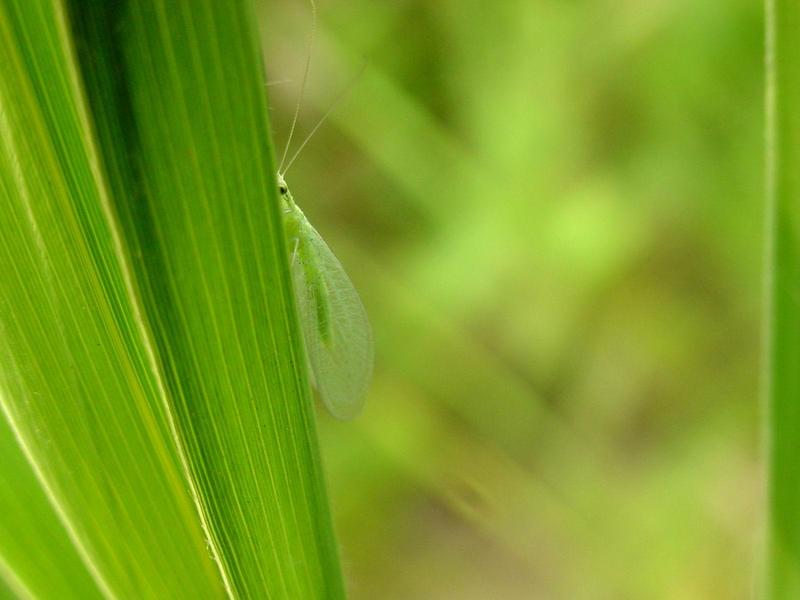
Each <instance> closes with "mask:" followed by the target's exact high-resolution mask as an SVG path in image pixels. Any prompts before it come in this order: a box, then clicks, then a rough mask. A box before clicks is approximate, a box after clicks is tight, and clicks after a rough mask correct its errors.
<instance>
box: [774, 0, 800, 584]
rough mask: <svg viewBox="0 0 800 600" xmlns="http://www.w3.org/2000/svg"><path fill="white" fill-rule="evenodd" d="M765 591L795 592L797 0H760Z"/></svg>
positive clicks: (799, 157)
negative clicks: (764, 119)
mask: <svg viewBox="0 0 800 600" xmlns="http://www.w3.org/2000/svg"><path fill="white" fill-rule="evenodd" d="M766 6H767V18H768V35H767V42H768V65H767V66H768V68H767V71H768V88H767V89H768V92H767V115H768V174H769V178H768V180H769V190H768V196H769V218H768V224H769V231H768V239H769V251H768V262H767V267H766V269H767V274H768V283H767V287H768V295H769V300H768V342H767V343H768V363H767V380H768V385H767V414H768V416H767V435H768V440H769V442H768V449H769V451H768V465H767V469H768V475H767V477H768V502H769V506H768V510H769V516H768V545H767V589H768V591H767V597H768V598H798V597H800V518H798V507H800V469H798V463H799V462H800V295H798V284H799V283H800V178H798V169H800V36H798V31H800V4H798V3H797V2H796V1H794V0H767V3H766Z"/></svg>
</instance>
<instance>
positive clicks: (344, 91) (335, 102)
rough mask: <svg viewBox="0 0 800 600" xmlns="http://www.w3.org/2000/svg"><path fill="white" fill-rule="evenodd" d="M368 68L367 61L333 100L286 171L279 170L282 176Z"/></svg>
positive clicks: (294, 155)
mask: <svg viewBox="0 0 800 600" xmlns="http://www.w3.org/2000/svg"><path fill="white" fill-rule="evenodd" d="M366 68H367V61H366V60H365V61H364V64H362V65H361V68H360V69H359V70H358V72H357V73H356V74H355V75H354V76H353V78H352V79H351V80H350V81H349V82H348V83H347V85H345V86H344V87H343V88H342V89H341V90H340V91H339V93H338V94H337V95H336V98H334V99H333V102H331V105H330V107H329V108H328V110H326V111H325V114H324V115H322V118H321V119H320V120H319V121H317V124H316V125H314V128H313V129H312V130H311V133H309V134H308V135H307V136H306V139H304V140H303V143H302V144H300V147H299V148H298V149H297V150H296V151H295V153H294V154H293V155H292V158H290V159H289V164H287V165H286V168H285V169H283V171H280V170H279V172H280V173H281V175H286V171H288V170H289V167H291V166H292V165H293V164H294V161H295V160H296V159H297V157H298V156H299V155H300V152H301V151H302V150H303V148H305V147H306V144H308V142H309V141H310V140H311V138H312V137H313V136H314V134H315V133H317V129H319V128H320V127H321V126H322V124H323V123H324V122H325V121H326V120H327V118H328V117H329V116H330V115H331V113H332V112H333V109H335V108H336V107H337V106H338V105H339V103H340V102H341V101H342V99H343V98H344V97H345V95H347V93H348V92H349V91H350V90H351V89H353V86H354V85H355V84H356V82H357V81H358V79H359V78H360V77H361V75H362V74H363V73H364V69H366ZM281 166H283V161H281Z"/></svg>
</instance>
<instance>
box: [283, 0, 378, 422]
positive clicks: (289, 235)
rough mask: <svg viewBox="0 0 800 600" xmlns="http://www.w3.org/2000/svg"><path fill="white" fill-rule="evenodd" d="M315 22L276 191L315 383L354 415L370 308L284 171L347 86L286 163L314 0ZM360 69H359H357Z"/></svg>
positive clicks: (345, 413) (334, 407)
mask: <svg viewBox="0 0 800 600" xmlns="http://www.w3.org/2000/svg"><path fill="white" fill-rule="evenodd" d="M310 3H311V12H312V19H313V20H312V23H313V24H314V26H313V27H312V30H311V36H310V40H309V49H308V56H307V59H306V64H305V71H304V73H303V82H302V84H301V87H300V95H299V98H298V100H297V106H296V108H295V112H294V118H293V120H292V126H291V129H290V130H289V137H288V139H287V141H286V147H285V149H284V152H283V157H282V159H281V164H280V166H279V167H278V191H279V192H280V196H281V204H282V208H283V217H284V221H283V223H284V230H285V233H286V239H287V240H288V242H289V247H290V249H291V272H292V283H293V285H294V292H295V297H296V298H297V306H298V311H299V313H300V323H301V326H302V329H303V339H304V341H305V349H306V356H307V358H308V364H309V366H310V370H311V375H312V383H313V384H314V387H315V388H316V390H317V392H318V393H319V396H320V398H321V399H322V403H323V404H324V405H325V407H326V408H327V409H328V411H329V412H330V413H331V414H332V415H333V416H334V417H336V418H339V419H352V418H353V417H355V416H356V415H358V413H359V412H360V411H361V408H362V407H363V405H364V396H365V394H366V392H367V388H368V387H369V383H370V380H371V379H372V366H373V362H374V353H375V352H374V346H373V341H372V329H371V327H370V325H369V319H368V318H367V312H366V310H365V309H364V305H363V303H362V302H361V298H360V297H359V295H358V292H356V289H355V287H354V286H353V284H352V282H351V281H350V278H349V277H348V276H347V273H346V272H345V270H344V268H343V267H342V265H341V263H340V262H339V260H338V259H337V258H336V256H335V255H334V254H333V252H332V251H331V249H330V248H329V247H328V244H326V243H325V240H323V239H322V236H321V235H320V234H319V233H318V232H317V230H316V229H314V227H313V226H312V225H311V223H309V222H308V219H307V218H306V216H305V215H304V214H303V211H302V210H300V207H299V206H297V204H296V203H295V201H294V198H293V197H292V193H291V192H290V191H289V187H288V186H287V185H286V180H285V179H284V176H285V175H286V171H288V170H289V167H291V166H292V163H294V161H295V159H296V158H297V156H298V155H299V154H300V151H301V150H302V149H303V148H304V147H305V145H306V144H307V143H308V141H309V140H310V139H311V137H312V136H313V135H314V133H316V131H317V129H318V128H319V127H320V125H322V123H323V122H324V121H325V119H326V118H327V117H328V116H329V115H330V113H331V112H332V111H333V109H334V107H335V105H336V104H337V102H338V101H339V100H340V99H341V98H342V96H343V95H344V92H346V91H347V89H349V86H347V87H346V88H345V89H344V90H343V91H342V92H341V93H340V94H339V96H338V97H337V98H336V99H335V100H334V102H333V103H332V104H331V106H330V108H329V109H328V111H327V112H326V113H325V115H324V116H323V117H322V118H321V119H320V120H319V122H318V123H317V124H316V126H315V127H314V128H313V129H312V130H311V132H310V133H309V134H308V136H307V137H306V139H305V140H304V141H303V143H302V144H300V147H299V148H298V150H297V151H296V152H295V153H294V155H293V156H292V158H291V159H290V160H289V163H288V164H287V165H286V168H285V169H284V168H283V165H284V163H285V161H286V156H287V153H288V150H289V146H290V144H291V142H292V136H293V135H294V130H295V125H296V124H297V117H298V114H299V112H300V103H301V102H302V98H303V93H304V91H305V87H306V80H307V78H308V71H309V65H310V60H311V46H312V45H313V38H314V28H315V26H316V7H315V5H314V2H313V0H310ZM359 74H360V73H359Z"/></svg>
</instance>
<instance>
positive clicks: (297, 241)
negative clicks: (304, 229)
mask: <svg viewBox="0 0 800 600" xmlns="http://www.w3.org/2000/svg"><path fill="white" fill-rule="evenodd" d="M299 246H300V238H299V237H296V238H294V250H292V262H290V263H289V266H290V267H293V266H294V259H295V258H297V248H298V247H299Z"/></svg>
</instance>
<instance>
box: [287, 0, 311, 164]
mask: <svg viewBox="0 0 800 600" xmlns="http://www.w3.org/2000/svg"><path fill="white" fill-rule="evenodd" d="M308 2H309V4H311V32H310V33H309V35H308V53H307V54H306V66H305V68H304V69H303V81H302V83H301V84H300V94H299V95H298V96H297V105H296V106H295V107H294V117H292V127H291V128H290V129H289V138H288V139H287V140H286V147H284V149H283V156H282V157H281V164H280V166H279V167H278V173H280V172H281V169H283V163H284V162H286V155H287V154H288V153H289V146H290V145H291V143H292V136H294V128H295V126H296V125H297V117H298V115H299V114H300V104H302V102H303V95H304V94H305V93H306V82H307V81H308V71H309V69H310V68H311V50H312V49H313V48H314V37H315V36H316V33H317V5H316V4H315V3H314V0H308ZM287 168H288V167H287Z"/></svg>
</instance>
